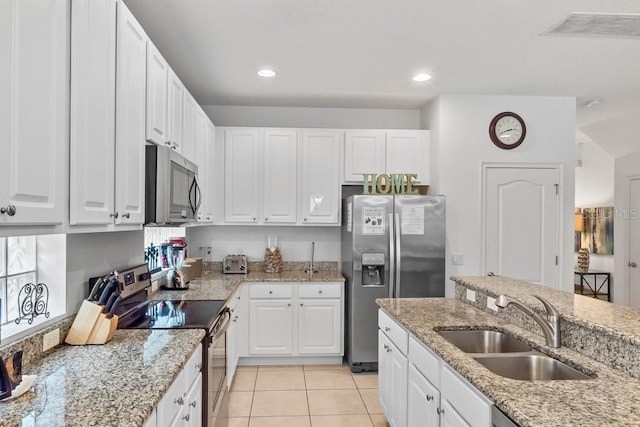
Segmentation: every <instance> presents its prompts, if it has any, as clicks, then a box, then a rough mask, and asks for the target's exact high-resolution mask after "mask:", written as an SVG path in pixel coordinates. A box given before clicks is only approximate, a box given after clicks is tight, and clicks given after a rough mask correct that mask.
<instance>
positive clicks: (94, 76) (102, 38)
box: [69, 0, 116, 225]
mask: <svg viewBox="0 0 640 427" xmlns="http://www.w3.org/2000/svg"><path fill="white" fill-rule="evenodd" d="M71 50H72V51H73V55H72V56H71V121H70V122H71V129H70V157H69V158H70V164H71V168H70V170H69V174H70V176H69V178H70V179H69V220H70V224H71V225H76V224H109V223H112V222H113V219H112V218H111V217H110V214H111V213H113V212H114V211H115V208H114V202H115V200H114V188H115V187H114V185H115V184H114V176H113V171H114V167H115V163H114V161H115V123H116V2H114V1H113V0H74V2H73V9H72V17H71ZM96 165H100V166H99V168H97V167H96Z"/></svg>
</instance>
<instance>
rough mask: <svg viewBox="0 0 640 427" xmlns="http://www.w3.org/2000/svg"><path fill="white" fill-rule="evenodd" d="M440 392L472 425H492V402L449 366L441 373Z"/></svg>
mask: <svg viewBox="0 0 640 427" xmlns="http://www.w3.org/2000/svg"><path fill="white" fill-rule="evenodd" d="M440 394H441V396H442V398H443V399H446V400H448V401H449V403H451V405H452V406H453V407H454V408H455V410H456V411H457V412H458V413H459V414H460V415H461V416H462V418H464V419H465V421H466V422H467V423H469V425H471V426H472V427H474V426H487V425H491V424H490V423H491V405H492V404H491V402H490V401H489V400H488V399H487V398H486V397H484V396H483V395H482V394H480V392H479V391H477V390H476V389H475V387H473V386H472V385H471V384H469V383H468V382H467V381H466V380H465V379H463V378H462V377H461V376H460V375H459V374H457V373H456V372H454V371H453V370H452V369H451V368H450V367H449V366H443V368H442V371H441V373H440Z"/></svg>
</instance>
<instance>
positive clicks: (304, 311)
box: [248, 282, 344, 356]
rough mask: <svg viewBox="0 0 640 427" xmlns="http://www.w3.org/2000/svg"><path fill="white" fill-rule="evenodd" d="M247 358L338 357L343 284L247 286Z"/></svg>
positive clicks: (339, 354) (269, 284)
mask: <svg viewBox="0 0 640 427" xmlns="http://www.w3.org/2000/svg"><path fill="white" fill-rule="evenodd" d="M248 286H249V313H248V314H249V351H248V353H249V354H248V355H249V356H258V355H270V356H276V355H281V356H341V355H342V354H343V345H342V342H343V333H342V329H343V326H342V325H343V311H344V302H343V287H344V284H342V283H322V284H311V283H279V282H273V283H252V284H249V285H248Z"/></svg>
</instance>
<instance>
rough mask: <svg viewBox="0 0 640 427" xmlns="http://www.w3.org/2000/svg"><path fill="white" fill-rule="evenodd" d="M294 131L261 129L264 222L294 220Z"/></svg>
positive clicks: (296, 135) (291, 221) (295, 156)
mask: <svg viewBox="0 0 640 427" xmlns="http://www.w3.org/2000/svg"><path fill="white" fill-rule="evenodd" d="M297 166H298V133H297V132H296V131H295V130H290V129H267V130H265V131H264V193H263V194H264V201H263V209H264V212H263V213H264V215H263V216H264V222H265V223H269V224H271V223H280V224H295V222H296V219H297V214H296V210H297V203H296V202H297V197H296V195H297V171H298V168H297Z"/></svg>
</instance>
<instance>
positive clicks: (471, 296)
mask: <svg viewBox="0 0 640 427" xmlns="http://www.w3.org/2000/svg"><path fill="white" fill-rule="evenodd" d="M467 300H468V301H471V302H476V291H472V290H471V289H467Z"/></svg>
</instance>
